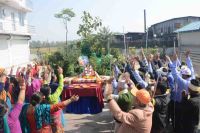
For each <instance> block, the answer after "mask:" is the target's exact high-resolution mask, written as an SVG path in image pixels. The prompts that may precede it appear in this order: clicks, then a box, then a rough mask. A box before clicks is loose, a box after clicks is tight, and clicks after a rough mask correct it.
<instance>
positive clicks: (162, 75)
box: [104, 49, 200, 133]
mask: <svg viewBox="0 0 200 133" xmlns="http://www.w3.org/2000/svg"><path fill="white" fill-rule="evenodd" d="M189 55H190V50H186V52H185V59H186V61H185V62H180V61H179V59H178V56H177V53H174V55H173V56H171V58H170V57H169V56H167V55H165V56H164V57H163V58H160V55H159V54H158V53H157V54H155V55H152V54H149V55H148V57H146V56H145V54H144V51H143V49H141V56H140V57H139V56H132V57H129V58H127V60H126V62H125V63H123V65H121V66H122V67H118V66H120V65H118V64H117V63H114V64H112V66H113V67H112V68H113V76H112V78H110V79H109V80H108V81H107V83H106V87H105V88H106V89H105V93H104V95H105V98H106V99H107V101H108V105H109V108H110V111H111V112H112V114H113V116H114V119H115V132H116V133H168V132H175V133H200V80H199V76H198V75H195V73H194V69H193V64H192V61H191V59H190V56H189ZM170 127H172V129H173V131H171V130H170Z"/></svg>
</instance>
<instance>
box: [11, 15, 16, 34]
mask: <svg viewBox="0 0 200 133" xmlns="http://www.w3.org/2000/svg"><path fill="white" fill-rule="evenodd" d="M11 19H12V29H13V31H16V26H15V13H13V12H12V13H11Z"/></svg>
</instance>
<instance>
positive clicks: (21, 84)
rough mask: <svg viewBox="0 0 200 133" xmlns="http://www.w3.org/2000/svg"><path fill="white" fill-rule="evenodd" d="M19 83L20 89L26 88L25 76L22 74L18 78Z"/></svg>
mask: <svg viewBox="0 0 200 133" xmlns="http://www.w3.org/2000/svg"><path fill="white" fill-rule="evenodd" d="M18 83H19V87H20V89H22V90H25V89H26V84H25V79H24V76H23V75H22V74H20V76H19V78H18Z"/></svg>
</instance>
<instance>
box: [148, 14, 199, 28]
mask: <svg viewBox="0 0 200 133" xmlns="http://www.w3.org/2000/svg"><path fill="white" fill-rule="evenodd" d="M186 18H200V17H198V16H185V17H178V18H172V19H168V20H165V21H162V22H158V23H155V24H153V25H151V26H155V25H158V24H161V23H164V22H168V21H172V20H177V19H186Z"/></svg>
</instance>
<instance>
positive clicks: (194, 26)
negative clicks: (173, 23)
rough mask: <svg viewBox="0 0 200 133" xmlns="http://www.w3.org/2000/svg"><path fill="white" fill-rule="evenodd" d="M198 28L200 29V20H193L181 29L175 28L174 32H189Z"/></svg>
mask: <svg viewBox="0 0 200 133" xmlns="http://www.w3.org/2000/svg"><path fill="white" fill-rule="evenodd" d="M197 30H200V21H196V22H192V23H190V24H188V25H186V26H183V27H182V28H180V29H177V30H175V31H174V32H188V31H197Z"/></svg>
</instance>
